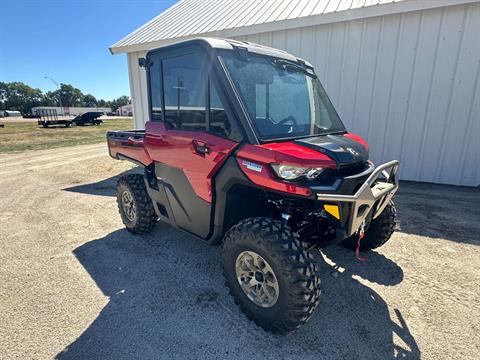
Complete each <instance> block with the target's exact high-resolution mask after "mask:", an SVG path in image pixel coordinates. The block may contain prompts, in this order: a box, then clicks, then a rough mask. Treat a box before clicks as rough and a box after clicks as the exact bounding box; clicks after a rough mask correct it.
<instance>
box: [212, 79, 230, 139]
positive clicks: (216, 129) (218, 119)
mask: <svg viewBox="0 0 480 360" xmlns="http://www.w3.org/2000/svg"><path fill="white" fill-rule="evenodd" d="M209 89H210V132H211V133H213V134H216V135H220V136H223V137H229V136H230V133H231V131H232V127H231V125H230V122H229V121H228V117H227V112H226V111H225V107H224V106H223V104H222V101H221V100H220V97H219V96H218V91H217V88H216V87H215V84H214V83H213V82H210V84H209Z"/></svg>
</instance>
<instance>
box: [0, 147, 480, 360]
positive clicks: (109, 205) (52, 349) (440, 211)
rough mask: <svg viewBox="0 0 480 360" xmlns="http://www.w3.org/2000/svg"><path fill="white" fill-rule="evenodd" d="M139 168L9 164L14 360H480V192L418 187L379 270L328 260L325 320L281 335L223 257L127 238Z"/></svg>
mask: <svg viewBox="0 0 480 360" xmlns="http://www.w3.org/2000/svg"><path fill="white" fill-rule="evenodd" d="M129 169H130V166H129V165H128V164H127V163H123V162H118V161H114V160H112V159H110V158H108V157H107V154H106V147H105V145H104V144H102V145H88V146H81V147H72V148H65V149H53V150H44V151H43V150H42V151H36V152H26V153H21V154H2V155H0V195H1V196H0V314H1V315H0V358H4V359H12V358H19V359H27V358H28V359H45V358H52V357H58V358H59V359H107V358H113V359H133V358H148V359H154V358H168V359H170V358H182V359H184V358H189V359H201V358H242V359H246V358H249V359H255V358H269V359H281V358H288V359H290V358H298V359H339V358H340V359H391V358H401V359H417V358H420V357H421V358H424V359H474V358H478V354H479V352H480V337H479V333H480V276H479V274H480V241H479V234H480V193H479V190H478V189H465V188H455V187H448V186H432V185H424V184H409V183H403V184H402V188H401V192H400V194H399V195H398V196H397V206H398V212H399V216H400V219H401V221H402V231H401V232H398V233H396V234H395V235H394V238H393V239H392V240H391V242H389V243H388V244H387V245H386V246H385V247H383V248H381V250H379V251H378V252H371V253H369V254H368V258H369V260H368V261H367V262H366V263H359V262H357V261H356V260H355V259H354V257H353V254H352V253H351V252H349V251H347V250H344V249H343V248H340V247H331V248H328V249H326V250H325V252H324V254H323V256H322V255H320V253H318V256H317V260H318V262H319V265H320V268H321V276H322V288H323V294H322V298H321V301H320V304H319V307H318V309H317V311H316V313H315V315H314V316H313V318H312V320H311V321H310V322H309V323H308V324H307V325H306V326H304V327H303V328H302V329H300V330H299V331H297V332H295V333H293V334H290V335H288V336H276V335H271V334H268V333H265V332H264V331H263V330H261V329H259V328H258V327H256V326H255V325H254V324H253V323H251V322H249V321H248V320H247V319H246V318H245V316H244V315H243V314H242V313H241V312H240V311H239V310H238V308H237V307H236V306H235V305H234V303H233V300H232V299H231V298H230V297H229V295H228V294H227V291H226V289H225V287H224V285H223V279H222V275H221V270H220V263H219V252H218V249H217V248H213V247H208V246H206V245H204V244H202V243H200V242H198V241H196V240H195V239H194V238H192V237H191V236H189V235H186V234H183V233H181V232H179V231H176V230H173V229H171V228H168V227H166V226H162V225H159V226H157V228H156V229H155V231H154V232H153V233H152V234H150V235H147V236H143V237H136V236H133V235H130V234H129V233H127V232H126V231H125V230H124V229H123V227H122V224H121V222H120V218H119V216H118V214H117V209H116V204H115V198H114V184H115V181H116V179H115V176H117V175H118V174H120V173H122V172H123V171H127V170H129Z"/></svg>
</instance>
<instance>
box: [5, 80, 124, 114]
mask: <svg viewBox="0 0 480 360" xmlns="http://www.w3.org/2000/svg"><path fill="white" fill-rule="evenodd" d="M60 104H61V106H63V107H74V106H81V107H83V106H86V107H109V108H111V109H112V111H115V110H117V109H118V108H119V107H120V106H124V105H127V104H130V98H129V97H128V96H126V95H124V96H120V97H119V98H116V99H113V100H110V101H108V100H107V101H106V100H103V99H97V98H96V97H95V96H93V95H92V94H84V93H82V91H81V90H80V89H77V88H76V87H74V86H72V85H70V84H60V88H59V89H57V90H55V91H47V92H46V93H43V92H42V90H40V89H37V88H32V87H30V86H28V85H27V84H24V83H22V82H10V83H6V82H0V110H17V111H20V112H21V113H22V114H28V113H30V112H31V110H32V108H33V107H35V106H60Z"/></svg>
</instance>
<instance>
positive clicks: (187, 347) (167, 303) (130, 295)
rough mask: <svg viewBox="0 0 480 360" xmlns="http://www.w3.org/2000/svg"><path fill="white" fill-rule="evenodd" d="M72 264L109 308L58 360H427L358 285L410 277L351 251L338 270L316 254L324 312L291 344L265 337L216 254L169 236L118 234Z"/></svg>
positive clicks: (331, 252)
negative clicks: (226, 281) (237, 301)
mask: <svg viewBox="0 0 480 360" xmlns="http://www.w3.org/2000/svg"><path fill="white" fill-rule="evenodd" d="M74 254H75V256H76V257H77V259H78V261H79V262H80V263H81V264H82V265H83V267H84V268H85V269H86V270H87V271H88V273H89V274H90V276H91V277H92V279H93V280H94V281H95V282H96V284H97V286H98V287H99V288H100V289H101V291H102V292H103V293H104V294H105V295H106V296H108V297H109V303H108V304H107V305H106V306H105V307H104V308H103V310H102V311H101V312H100V314H99V315H98V317H97V318H96V319H92V320H93V322H92V324H91V325H90V326H89V327H88V328H87V329H86V330H85V331H84V333H83V334H81V335H80V336H79V337H78V339H76V340H75V341H74V342H73V343H72V344H70V345H69V346H68V347H66V348H65V349H64V350H63V351H62V352H61V353H59V354H58V355H57V358H58V359H106V358H108V359H112V358H113V359H132V358H143V359H145V358H146V359H158V358H169V359H170V358H181V359H202V358H226V357H228V358H254V359H255V358H262V359H282V358H288V359H292V358H298V359H312V358H315V359H337V358H341V359H357V358H358V359H398V358H401V359H418V358H419V357H420V350H419V348H418V346H417V344H416V341H415V339H414V338H413V336H412V334H411V333H410V331H409V328H408V326H407V324H406V323H405V320H404V319H403V317H402V314H401V312H400V310H399V309H394V313H392V314H390V313H389V310H388V308H387V305H386V303H385V301H384V300H383V299H382V298H381V297H380V296H379V295H378V294H377V293H376V292H375V291H373V290H372V289H370V288H369V287H368V286H365V285H364V284H362V283H360V282H359V281H358V280H357V279H358V278H359V277H361V278H363V279H366V280H369V281H371V282H376V283H379V284H382V285H385V286H394V285H396V284H399V283H400V282H401V281H402V279H403V271H402V269H401V268H400V267H398V266H397V265H396V264H395V263H394V262H392V261H391V260H389V259H388V258H386V257H384V256H383V255H381V254H378V253H376V252H370V253H368V258H369V261H368V262H365V263H359V262H358V261H357V260H356V259H355V258H354V256H353V254H352V252H351V251H348V250H346V249H343V248H341V247H335V246H334V247H331V248H329V249H327V250H326V251H325V256H326V257H328V259H329V260H330V261H333V262H335V264H336V265H335V266H332V265H328V264H327V262H326V261H325V260H324V258H323V257H322V256H321V255H320V253H318V256H317V258H318V259H317V260H318V262H319V265H320V269H321V278H322V290H323V293H322V297H321V301H320V304H319V306H318V308H317V310H316V312H315V314H314V316H313V317H312V319H311V320H310V322H308V323H307V324H306V325H305V326H304V327H303V328H301V329H299V330H298V331H296V332H294V333H292V334H289V335H287V336H281V335H272V334H270V333H266V332H264V331H263V330H262V329H261V328H259V327H257V326H256V325H255V324H254V323H253V322H250V321H248V320H247V319H246V317H245V316H244V315H243V314H242V313H241V312H240V310H239V309H238V308H237V307H236V306H235V305H234V303H233V300H232V298H231V297H230V296H229V295H228V293H227V290H226V288H225V287H224V285H223V278H222V270H221V267H220V261H219V256H220V255H219V251H218V248H214V247H209V246H206V245H204V244H203V243H201V242H199V241H198V240H196V239H194V238H192V237H191V236H189V235H186V234H184V233H181V232H179V231H177V230H174V229H172V228H170V227H168V226H165V225H160V224H159V225H158V226H157V228H156V229H155V230H154V231H153V233H152V234H149V235H145V236H142V237H139V236H133V235H131V234H129V233H128V232H127V231H125V230H118V231H115V232H113V233H111V234H109V235H107V236H105V237H103V238H101V239H97V240H93V241H90V242H88V243H86V244H84V245H82V246H81V247H79V248H77V249H75V251H74ZM330 261H329V262H330ZM333 273H335V274H337V275H338V276H336V277H335V276H332V274H333ZM79 291H82V289H81V288H79ZM394 336H395V344H394V342H393V339H394Z"/></svg>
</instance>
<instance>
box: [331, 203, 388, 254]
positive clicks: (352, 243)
mask: <svg viewBox="0 0 480 360" xmlns="http://www.w3.org/2000/svg"><path fill="white" fill-rule="evenodd" d="M396 224H397V210H396V209H395V205H394V203H393V201H390V203H389V204H388V205H387V206H386V207H385V209H384V210H383V212H382V213H381V214H380V215H379V216H378V217H377V218H376V219H374V220H372V222H371V223H370V225H369V227H368V229H367V230H366V231H365V237H364V238H363V239H362V240H361V241H360V250H362V251H365V250H372V249H376V248H378V247H380V246H382V245H384V244H385V243H386V242H387V241H388V240H390V237H391V236H392V234H393V232H394V231H395V226H396ZM357 243H358V235H353V236H351V237H349V238H347V239H345V240H343V241H342V242H341V243H340V244H341V245H342V246H344V247H346V248H349V249H353V250H355V249H356V247H357Z"/></svg>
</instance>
